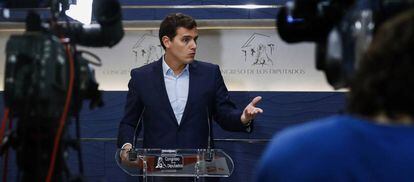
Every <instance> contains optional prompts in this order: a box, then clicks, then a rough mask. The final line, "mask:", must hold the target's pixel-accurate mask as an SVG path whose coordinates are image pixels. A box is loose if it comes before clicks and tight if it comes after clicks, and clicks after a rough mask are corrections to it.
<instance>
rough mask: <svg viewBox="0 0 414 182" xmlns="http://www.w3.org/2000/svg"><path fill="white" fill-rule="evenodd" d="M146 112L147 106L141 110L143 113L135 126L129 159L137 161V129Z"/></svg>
mask: <svg viewBox="0 0 414 182" xmlns="http://www.w3.org/2000/svg"><path fill="white" fill-rule="evenodd" d="M144 112H145V107H144V109H143V110H142V112H141V115H140V116H139V118H138V122H137V125H136V126H135V130H134V138H133V140H132V148H131V150H130V151H128V160H129V161H136V160H137V157H138V155H137V151H135V146H136V140H137V130H138V126H139V124H140V123H141V122H142V119H143V116H144Z"/></svg>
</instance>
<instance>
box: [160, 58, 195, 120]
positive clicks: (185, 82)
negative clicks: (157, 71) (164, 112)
mask: <svg viewBox="0 0 414 182" xmlns="http://www.w3.org/2000/svg"><path fill="white" fill-rule="evenodd" d="M162 71H163V73H164V83H165V88H166V89H167V94H168V99H169V100H170V104H171V107H172V109H173V111H174V115H175V118H176V119H177V122H178V125H180V123H181V118H182V117H183V113H184V109H185V106H186V104H187V98H188V87H189V84H190V82H189V81H190V72H189V71H188V64H187V66H186V67H185V68H184V70H183V71H182V72H181V73H180V74H178V75H175V74H174V71H173V70H172V69H171V68H170V67H169V66H168V65H167V63H166V62H165V59H164V56H163V58H162Z"/></svg>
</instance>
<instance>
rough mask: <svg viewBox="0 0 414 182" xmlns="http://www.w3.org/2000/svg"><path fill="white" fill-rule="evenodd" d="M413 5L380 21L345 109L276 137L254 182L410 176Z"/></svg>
mask: <svg viewBox="0 0 414 182" xmlns="http://www.w3.org/2000/svg"><path fill="white" fill-rule="evenodd" d="M413 47H414V10H413V9H412V10H410V11H408V12H405V13H403V14H400V15H399V16H396V17H394V18H392V19H390V20H388V21H387V22H385V23H384V24H383V25H382V26H381V27H380V29H379V30H378V32H377V33H376V36H375V38H374V40H373V42H372V44H371V45H370V47H369V49H368V50H367V52H366V53H365V54H364V58H363V59H362V61H361V64H360V67H359V70H358V71H357V72H356V75H355V77H354V79H353V81H352V83H351V85H350V92H349V93H348V97H347V108H348V113H347V114H344V115H336V116H331V117H328V118H325V119H320V120H317V121H313V122H309V123H306V124H303V125H299V126H296V127H292V128H289V129H286V130H284V131H282V132H281V133H279V134H277V135H275V137H274V138H273V140H272V142H271V143H270V144H269V146H268V148H267V150H266V151H265V153H264V156H263V157H262V159H261V161H260V163H259V166H258V171H257V172H258V173H257V178H256V181H258V182H266V181H272V182H275V181H413V180H414V172H413V171H414V125H413V124H414V107H413V105H414V92H413V91H414V90H413V89H414V75H413V74H414V50H413Z"/></svg>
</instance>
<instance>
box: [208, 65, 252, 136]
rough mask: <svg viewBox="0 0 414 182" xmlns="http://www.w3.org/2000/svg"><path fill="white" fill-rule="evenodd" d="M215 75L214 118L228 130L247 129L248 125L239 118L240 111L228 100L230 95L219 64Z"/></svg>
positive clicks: (247, 130)
mask: <svg viewBox="0 0 414 182" xmlns="http://www.w3.org/2000/svg"><path fill="white" fill-rule="evenodd" d="M214 75H215V76H214V77H215V99H214V120H215V121H216V122H217V123H218V124H219V125H220V126H221V127H222V128H223V129H225V130H228V131H245V132H251V131H249V128H250V127H249V126H245V125H243V123H242V122H241V120H240V117H241V114H242V111H241V110H239V109H238V108H237V107H236V105H235V104H234V103H233V102H232V101H231V100H230V95H229V92H228V90H227V87H226V85H225V84H224V80H223V76H222V75H221V72H220V68H219V66H217V65H216V67H215V69H214Z"/></svg>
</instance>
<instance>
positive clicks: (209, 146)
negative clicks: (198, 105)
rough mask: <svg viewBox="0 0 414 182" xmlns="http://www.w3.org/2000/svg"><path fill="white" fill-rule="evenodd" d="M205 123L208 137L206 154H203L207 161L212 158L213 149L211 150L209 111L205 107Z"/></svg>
mask: <svg viewBox="0 0 414 182" xmlns="http://www.w3.org/2000/svg"><path fill="white" fill-rule="evenodd" d="M206 110H207V124H208V138H207V156H205V160H206V161H207V162H211V161H212V160H213V151H212V150H211V124H210V123H211V120H210V112H208V107H207V109H206Z"/></svg>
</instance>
